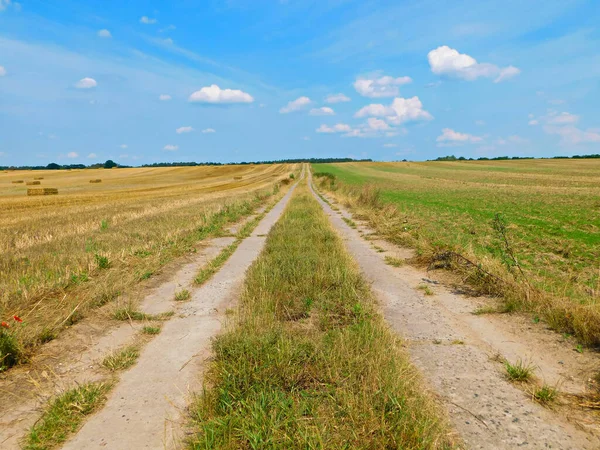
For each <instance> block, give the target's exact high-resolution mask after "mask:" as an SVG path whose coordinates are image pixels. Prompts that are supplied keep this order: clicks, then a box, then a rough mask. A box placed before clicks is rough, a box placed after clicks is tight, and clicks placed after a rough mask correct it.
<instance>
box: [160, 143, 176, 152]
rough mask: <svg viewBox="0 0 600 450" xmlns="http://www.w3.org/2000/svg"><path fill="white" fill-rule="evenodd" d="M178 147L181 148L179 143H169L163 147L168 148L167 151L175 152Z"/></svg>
mask: <svg viewBox="0 0 600 450" xmlns="http://www.w3.org/2000/svg"><path fill="white" fill-rule="evenodd" d="M177 149H179V146H178V145H173V144H167V145H165V146H164V147H163V150H166V151H167V152H174V151H176V150H177Z"/></svg>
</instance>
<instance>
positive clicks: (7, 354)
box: [0, 328, 23, 373]
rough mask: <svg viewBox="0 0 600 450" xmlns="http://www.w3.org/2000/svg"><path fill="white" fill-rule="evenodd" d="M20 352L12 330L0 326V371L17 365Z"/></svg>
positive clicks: (20, 356) (19, 345)
mask: <svg viewBox="0 0 600 450" xmlns="http://www.w3.org/2000/svg"><path fill="white" fill-rule="evenodd" d="M22 352H23V350H22V348H21V344H20V343H19V340H18V339H17V337H16V336H15V334H14V332H12V331H10V330H6V329H4V328H0V373H1V372H3V371H5V370H6V369H10V368H11V367H13V366H15V365H17V364H18V363H19V362H20V361H21V359H22Z"/></svg>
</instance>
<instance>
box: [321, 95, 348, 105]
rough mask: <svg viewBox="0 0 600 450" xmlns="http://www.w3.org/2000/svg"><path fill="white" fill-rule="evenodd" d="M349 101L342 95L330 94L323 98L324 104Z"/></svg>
mask: <svg viewBox="0 0 600 450" xmlns="http://www.w3.org/2000/svg"><path fill="white" fill-rule="evenodd" d="M349 101H350V97H346V96H345V95H344V94H330V95H328V96H327V97H326V98H325V102H326V103H343V102H349Z"/></svg>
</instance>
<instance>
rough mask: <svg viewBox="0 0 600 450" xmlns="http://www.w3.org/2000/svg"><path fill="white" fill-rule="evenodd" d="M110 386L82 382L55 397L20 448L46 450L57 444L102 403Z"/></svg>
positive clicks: (65, 438) (76, 428)
mask: <svg viewBox="0 0 600 450" xmlns="http://www.w3.org/2000/svg"><path fill="white" fill-rule="evenodd" d="M110 388H111V386H110V385H109V384H106V383H90V384H84V385H81V386H78V387H76V388H74V389H71V390H68V391H66V392H64V393H63V394H61V395H60V396H58V397H57V398H55V399H54V400H53V401H52V402H50V403H49V405H48V407H47V409H46V410H45V411H44V414H43V415H42V417H41V418H40V420H38V421H37V422H36V424H35V425H34V426H33V427H32V428H31V429H30V431H29V433H28V435H27V437H26V439H25V442H24V444H23V449H25V450H49V449H52V448H56V447H58V446H59V445H60V444H62V443H63V442H65V441H66V440H67V438H68V437H69V435H70V434H72V433H74V432H76V431H77V430H78V429H79V427H80V425H81V423H82V421H83V420H84V418H85V416H88V415H90V414H91V413H93V412H94V411H95V410H96V409H98V407H99V406H101V405H102V404H103V403H104V401H105V399H106V394H107V393H108V391H109V390H110Z"/></svg>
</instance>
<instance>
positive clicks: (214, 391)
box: [189, 182, 453, 449]
mask: <svg viewBox="0 0 600 450" xmlns="http://www.w3.org/2000/svg"><path fill="white" fill-rule="evenodd" d="M233 317H234V318H233V320H232V321H231V322H230V323H229V324H228V328H227V331H226V332H225V333H224V334H222V335H221V336H219V337H218V338H217V339H216V340H215V341H214V344H213V349H214V354H215V355H214V361H213V362H212V363H211V366H210V368H209V370H208V373H207V377H206V385H205V389H204V392H203V395H201V396H199V397H198V398H197V399H196V400H195V401H194V403H193V405H192V407H191V412H192V418H193V424H192V426H193V428H194V435H193V437H192V438H191V439H190V442H189V445H190V447H191V448H195V449H200V448H282V449H283V448H286V449H287V448H302V449H306V448H335V449H338V448H403V449H417V448H419V449H425V448H427V449H429V448H451V447H453V443H452V442H451V439H450V438H449V437H448V436H449V435H448V430H447V428H446V422H445V419H444V417H443V414H441V413H440V410H439V409H438V407H437V406H436V404H435V403H434V402H433V401H432V399H431V398H430V397H429V395H428V394H427V393H425V392H424V390H423V388H422V385H421V382H420V379H419V375H418V373H417V372H416V370H415V369H414V368H413V366H412V365H411V364H410V363H409V361H408V357H407V355H406V354H405V353H404V351H403V350H402V349H401V342H400V341H399V339H398V338H397V337H396V336H395V335H394V334H393V333H392V332H391V330H390V329H389V328H388V326H387V325H386V324H385V322H384V320H383V318H382V317H381V315H380V314H379V313H378V312H377V310H376V307H375V304H374V299H373V297H372V294H371V293H370V290H369V288H368V285H367V284H366V282H365V281H364V280H363V278H362V277H361V276H360V274H359V271H358V269H357V266H356V265H355V263H354V262H353V261H352V259H351V258H350V256H349V255H348V253H347V252H346V250H345V249H344V247H343V244H342V242H341V240H340V238H339V237H338V236H337V234H336V233H335V232H334V231H333V229H332V228H331V226H330V224H329V222H328V220H327V217H326V216H325V214H324V213H323V211H322V210H321V208H320V206H319V205H318V203H317V202H316V200H315V199H314V198H313V197H312V195H311V194H310V193H309V191H308V188H307V185H306V182H302V183H301V185H300V186H298V188H297V190H296V192H295V193H294V197H293V198H292V200H291V202H290V204H289V205H288V207H287V209H286V211H285V213H284V215H283V216H282V218H281V219H280V220H279V222H278V223H277V224H276V225H275V226H274V227H273V229H272V230H271V233H270V234H269V236H268V238H267V242H266V246H265V249H264V251H263V252H262V254H261V255H260V256H259V258H258V259H257V260H256V261H255V262H254V263H253V265H252V266H251V267H250V269H249V270H248V273H247V278H246V281H245V286H244V289H243V294H242V298H241V302H240V306H239V310H238V313H237V314H236V315H234V316H233Z"/></svg>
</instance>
